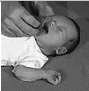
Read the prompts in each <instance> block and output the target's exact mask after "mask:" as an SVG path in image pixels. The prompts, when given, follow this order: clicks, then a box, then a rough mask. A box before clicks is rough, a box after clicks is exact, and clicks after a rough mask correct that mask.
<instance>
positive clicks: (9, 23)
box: [1, 5, 40, 37]
mask: <svg viewBox="0 0 89 91" xmlns="http://www.w3.org/2000/svg"><path fill="white" fill-rule="evenodd" d="M11 7H12V8H11ZM39 25H40V23H39V22H38V21H37V20H36V19H35V18H34V17H33V16H32V15H31V14H29V13H28V12H27V11H26V10H25V9H24V8H23V7H22V6H13V5H11V6H10V13H9V14H8V17H6V18H5V19H4V20H3V21H2V25H1V27H2V34H5V35H7V36H8V35H10V34H11V36H13V37H14V36H18V37H21V36H29V35H33V36H34V35H36V34H37V33H38V32H39V30H37V29H34V28H32V27H31V26H33V27H37V26H39Z"/></svg>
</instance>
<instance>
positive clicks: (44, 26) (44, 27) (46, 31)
mask: <svg viewBox="0 0 89 91" xmlns="http://www.w3.org/2000/svg"><path fill="white" fill-rule="evenodd" d="M42 29H43V30H44V32H45V33H46V34H48V30H49V28H48V25H47V23H44V25H43V27H42Z"/></svg>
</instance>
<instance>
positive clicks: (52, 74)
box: [46, 70, 61, 85]
mask: <svg viewBox="0 0 89 91" xmlns="http://www.w3.org/2000/svg"><path fill="white" fill-rule="evenodd" d="M46 74H47V76H46V79H47V81H48V82H50V83H51V84H53V85H57V84H58V83H60V81H61V75H60V73H59V72H57V71H53V70H47V72H46Z"/></svg>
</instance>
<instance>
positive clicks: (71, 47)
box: [64, 17, 80, 54]
mask: <svg viewBox="0 0 89 91" xmlns="http://www.w3.org/2000/svg"><path fill="white" fill-rule="evenodd" d="M67 18H68V19H70V20H71V21H72V22H73V23H74V25H75V27H76V30H75V31H76V33H77V36H76V37H75V38H73V39H70V40H69V41H68V42H67V43H65V44H64V46H65V48H66V49H67V52H66V53H65V54H69V53H71V52H72V51H74V49H75V48H76V47H77V46H78V44H79V43H80V27H79V26H78V24H77V23H76V22H75V21H74V20H73V19H71V18H69V17H67Z"/></svg>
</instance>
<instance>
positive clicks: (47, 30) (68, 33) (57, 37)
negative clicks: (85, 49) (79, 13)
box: [36, 16, 80, 55]
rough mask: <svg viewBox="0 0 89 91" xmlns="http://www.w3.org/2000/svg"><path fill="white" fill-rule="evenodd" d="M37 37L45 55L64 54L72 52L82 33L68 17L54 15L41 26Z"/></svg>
mask: <svg viewBox="0 0 89 91" xmlns="http://www.w3.org/2000/svg"><path fill="white" fill-rule="evenodd" d="M40 29H41V33H40V34H39V35H38V36H37V37H36V39H37V43H38V45H39V47H40V49H41V51H42V52H43V53H44V54H45V55H62V54H66V53H70V52H72V51H73V50H74V49H75V48H76V46H77V45H78V43H79V39H80V34H79V31H78V28H77V26H76V25H75V22H73V21H72V20H71V19H69V18H66V17H61V16H60V17H59V16H52V17H50V18H47V19H46V20H45V21H44V22H43V24H42V26H41V27H40Z"/></svg>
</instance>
